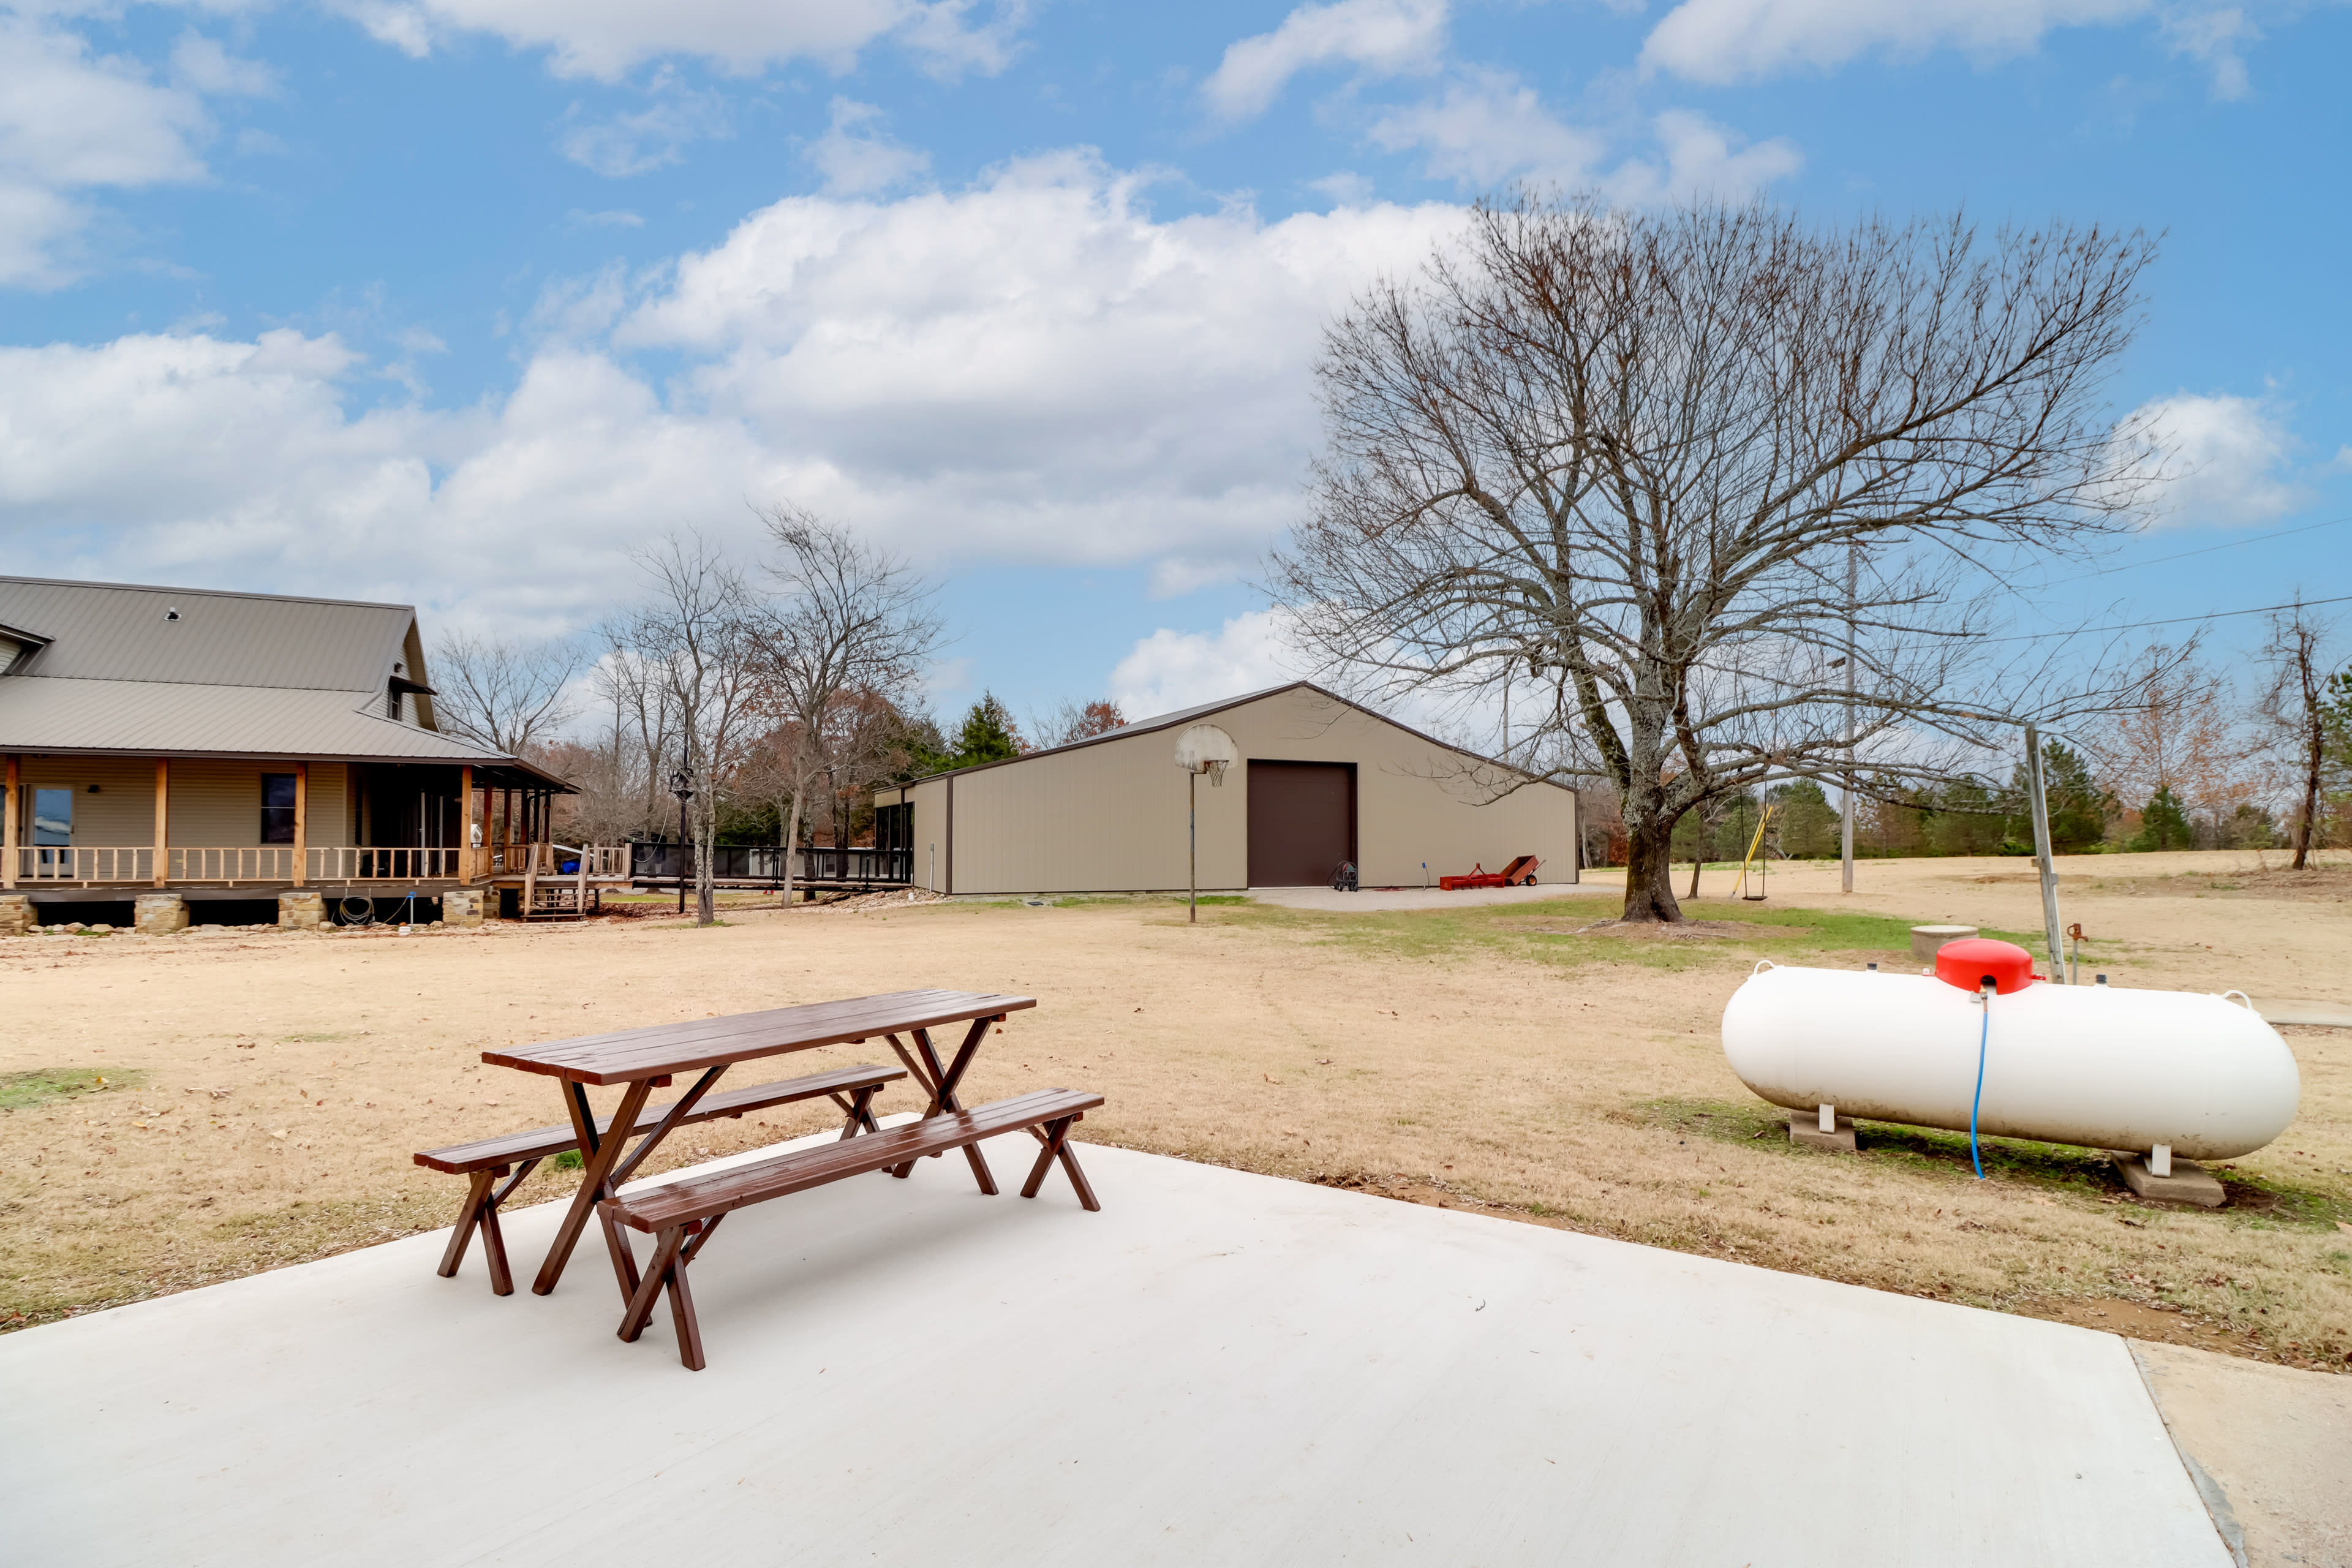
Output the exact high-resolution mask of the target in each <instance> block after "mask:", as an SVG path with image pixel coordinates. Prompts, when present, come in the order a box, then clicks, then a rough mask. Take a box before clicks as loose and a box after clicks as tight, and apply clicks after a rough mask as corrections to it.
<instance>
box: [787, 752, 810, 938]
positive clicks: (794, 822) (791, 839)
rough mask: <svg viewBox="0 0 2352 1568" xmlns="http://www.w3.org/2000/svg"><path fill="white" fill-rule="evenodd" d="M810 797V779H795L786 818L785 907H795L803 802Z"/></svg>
mask: <svg viewBox="0 0 2352 1568" xmlns="http://www.w3.org/2000/svg"><path fill="white" fill-rule="evenodd" d="M807 798H808V780H806V779H804V778H795V779H793V809H792V814H791V816H787V817H786V818H785V819H784V908H786V909H791V908H792V907H793V872H794V871H796V870H798V869H799V868H800V859H801V802H803V800H806V799H807Z"/></svg>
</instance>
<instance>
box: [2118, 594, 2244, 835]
mask: <svg viewBox="0 0 2352 1568" xmlns="http://www.w3.org/2000/svg"><path fill="white" fill-rule="evenodd" d="M2133 688H2134V695H2133V700H2132V701H2131V702H2130V703H2129V704H2128V705H2127V706H2126V707H2123V708H2121V709H2119V710H2117V711H2116V713H2115V714H2114V715H2113V716H2112V717H2111V718H2110V719H2109V721H2108V722H2107V723H2105V725H2103V726H2101V728H2100V729H2099V730H2098V731H2095V732H2091V733H2088V734H2086V736H2085V739H2084V749H2085V750H2087V751H2088V752H2090V753H2091V754H2092V756H2093V757H2094V759H2095V761H2096V762H2097V764H2098V773H2099V782H2100V783H2101V784H2105V786H2106V787H2107V788H2108V789H2109V790H2111V791H2113V792H2114V793H2115V795H2116V799H2117V800H2118V801H2119V802H2121V803H2122V805H2124V806H2125V807H2126V808H2127V809H2129V810H2132V811H2140V810H2143V809H2145V808H2146V806H2147V804H2148V802H2149V801H2151V800H2153V799H2155V798H2156V797H2157V796H2158V795H2165V796H2167V797H2168V799H2169V800H2170V801H2172V802H2177V803H2178V804H2179V805H2180V807H2181V808H2182V809H2183V811H2184V812H2189V811H2194V812H2197V813H2200V814H2201V815H2202V816H2204V817H2205V818H2206V819H2207V820H2208V821H2211V822H2220V821H2222V820H2225V819H2226V818H2227V817H2228V816H2230V814H2231V812H2232V811H2234V810H2235V809H2236V808H2237V807H2238V806H2240V805H2244V804H2246V803H2248V802H2250V801H2252V799H2253V798H2254V796H2255V795H2256V794H2257V784H2256V781H2255V779H2254V778H2253V776H2252V773H2251V772H2250V771H2249V770H2248V768H2247V766H2246V762H2247V755H2246V752H2247V748H2246V744H2245V739H2244V736H2243V735H2242V733H2240V732H2239V731H2238V728H2237V726H2236V725H2235V724H2233V722H2232V720H2231V713H2232V710H2233V708H2234V704H2233V702H2232V701H2231V697H2230V686H2229V682H2228V681H2227V680H2225V679H2223V678H2222V677H2221V676H2220V675H2217V674H2215V673H2214V672H2213V671H2212V670H2210V669H2209V668H2206V667H2205V665H2204V664H2203V663H2201V662H2200V660H2199V659H2198V658H2197V645H2196V642H2195V641H2194V639H2191V640H2190V641H2189V642H2186V643H2182V644H2179V645H2175V646H2168V645H2166V644H2163V643H2154V644H2150V645H2149V647H2147V650H2146V651H2145V652H2143V653H2142V654H2141V655H2140V657H2139V661H2138V667H2137V679H2135V680H2134V682H2133Z"/></svg>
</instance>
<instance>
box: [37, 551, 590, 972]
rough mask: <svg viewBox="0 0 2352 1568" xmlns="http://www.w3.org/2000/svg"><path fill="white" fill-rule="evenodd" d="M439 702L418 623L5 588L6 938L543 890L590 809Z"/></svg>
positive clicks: (321, 611)
mask: <svg viewBox="0 0 2352 1568" xmlns="http://www.w3.org/2000/svg"><path fill="white" fill-rule="evenodd" d="M433 695H434V694H433V689H432V686H431V684H430V682H429V680H428V679H427V675H426V671H425V650H424V645H423V642H422V640H421V638H420V637H419V636H418V632H417V624H416V612H415V609H413V608H412V607H410V606H409V605H377V604H362V603H354V602H350V601H343V600H333V599H309V598H292V597H280V596H277V595H263V594H230V593H220V592H215V591H213V590H208V589H191V588H158V587H142V586H133V585H129V584H111V583H69V582H58V581H51V580H47V579H42V578H32V577H0V766H5V778H6V795H5V826H0V925H5V924H7V923H10V921H11V919H12V917H13V921H14V923H16V924H18V925H21V924H23V923H26V921H40V922H46V923H56V922H58V921H72V920H85V921H97V920H103V919H107V918H108V916H107V915H106V914H105V913H104V912H102V911H103V910H105V909H107V908H108V907H110V906H111V907H114V908H115V909H117V910H120V906H121V905H124V904H128V903H130V902H131V901H132V900H134V899H136V900H140V901H141V903H142V909H141V911H140V920H141V922H142V928H146V929H159V930H169V929H175V928H176V926H177V925H179V924H184V923H185V921H186V918H187V908H186V906H187V905H188V903H189V902H190V901H191V900H194V901H197V902H200V903H205V902H215V901H224V900H226V901H236V902H240V903H244V902H250V901H252V900H272V901H275V902H278V903H279V904H280V905H281V906H282V907H284V908H286V909H288V910H291V911H292V913H291V914H290V916H289V917H288V918H289V920H290V921H293V922H295V923H307V922H308V921H310V920H315V919H316V918H317V915H318V913H319V912H320V911H321V910H329V909H330V908H331V905H340V904H344V903H346V902H348V901H351V900H358V901H360V902H361V903H362V904H365V903H369V902H372V901H373V900H377V899H381V898H404V897H415V898H422V899H426V900H437V899H440V898H441V897H442V896H443V895H444V894H446V893H452V892H457V893H463V892H465V891H466V890H467V889H475V888H477V887H478V886H480V885H482V884H485V883H487V882H488V881H490V880H493V879H497V878H498V877H499V876H500V875H501V874H504V873H508V872H509V871H511V870H513V869H516V868H520V866H521V864H522V860H523V856H524V854H525V853H527V852H528V850H529V848H530V847H531V846H535V845H541V844H543V843H544V841H545V839H546V837H547V835H546V831H545V829H546V824H547V819H548V814H547V806H548V802H549V800H550V798H551V796H552V795H555V794H558V793H562V792H565V791H567V790H568V789H569V787H570V786H568V785H567V784H564V782H563V781H562V780H561V779H559V778H556V777H555V776H554V775H552V774H551V773H546V772H544V771H543V770H541V769H540V768H537V767H534V766H532V765H531V764H530V763H527V762H525V761H523V760H521V759H520V758H517V757H509V756H501V755H499V754H498V753H497V752H492V751H488V750H485V749H484V748H482V747H480V746H478V745H475V744H473V743H471V742H467V741H465V740H463V739H460V738H459V737H457V736H456V735H451V734H445V733H443V732H442V731H441V729H440V728H439V726H438V725H437V724H436V721H435V717H434V711H433ZM459 901H460V902H461V903H463V902H464V901H465V900H462V899H461V900H459ZM31 906H39V908H37V909H36V908H33V907H31ZM50 906H55V907H54V908H51V907H50ZM116 918H117V919H118V920H119V919H120V918H121V916H120V914H118V915H117V917H116Z"/></svg>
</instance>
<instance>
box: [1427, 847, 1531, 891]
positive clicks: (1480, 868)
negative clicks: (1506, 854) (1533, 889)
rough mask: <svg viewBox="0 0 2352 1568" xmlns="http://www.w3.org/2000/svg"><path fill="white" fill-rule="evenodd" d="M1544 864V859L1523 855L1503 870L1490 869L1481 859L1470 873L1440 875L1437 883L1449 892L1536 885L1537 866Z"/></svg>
mask: <svg viewBox="0 0 2352 1568" xmlns="http://www.w3.org/2000/svg"><path fill="white" fill-rule="evenodd" d="M1542 864H1543V862H1542V861H1540V860H1538V859H1537V858H1535V857H1534V856H1532V855H1522V856H1520V857H1519V858H1517V859H1516V860H1514V861H1512V862H1511V863H1510V864H1509V865H1507V866H1506V867H1504V868H1502V869H1501V870H1499V871H1489V870H1487V869H1486V862H1484V861H1480V862H1479V863H1478V864H1476V865H1475V866H1473V867H1472V868H1470V871H1469V874H1468V875H1466V876H1461V877H1440V878H1439V879H1437V885H1438V886H1439V887H1441V888H1443V889H1445V890H1446V891H1447V892H1449V893H1450V892H1453V891H1454V889H1457V888H1525V887H1530V886H1533V885H1534V882H1535V879H1536V868H1537V867H1538V866H1540V865H1542Z"/></svg>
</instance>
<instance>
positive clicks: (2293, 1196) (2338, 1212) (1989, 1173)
mask: <svg viewBox="0 0 2352 1568" xmlns="http://www.w3.org/2000/svg"><path fill="white" fill-rule="evenodd" d="M1622 1120H1624V1121H1629V1122H1632V1123H1633V1124H1634V1125H1636V1126H1645V1127H1657V1128H1663V1129H1664V1130H1666V1131H1672V1132H1675V1133H1676V1134H1678V1135H1680V1136H1682V1137H1685V1138H1692V1137H1696V1138H1706V1139H1709V1140H1712V1141H1713V1142H1718V1143H1739V1144H1745V1145H1747V1146H1748V1147H1749V1148H1754V1149H1762V1150H1766V1151H1769V1152H1773V1153H1778V1154H1781V1155H1785V1156H1787V1157H1789V1158H1790V1159H1802V1160H1815V1159H1830V1160H1835V1159H1842V1158H1845V1156H1843V1155H1839V1154H1834V1153H1829V1152H1825V1151H1822V1150H1818V1149H1808V1148H1805V1147H1803V1146H1801V1145H1800V1144H1795V1143H1791V1142H1790V1141H1789V1113H1788V1112H1787V1111H1786V1110H1782V1109H1780V1107H1779V1106H1777V1105H1768V1104H1766V1103H1765V1102H1764V1101H1762V1100H1696V1099H1677V1098H1665V1099H1659V1100H1641V1101H1638V1102H1636V1103H1635V1104H1633V1105H1632V1106H1630V1107H1628V1108H1627V1110H1625V1111H1624V1112H1623V1113H1622ZM1854 1131H1855V1134H1856V1142H1857V1143H1858V1144H1859V1146H1860V1147H1859V1151H1858V1157H1859V1158H1861V1159H1864V1160H1868V1161H1872V1162H1874V1163H1878V1164H1880V1165H1882V1166H1885V1165H1893V1166H1895V1167H1897V1168H1900V1169H1906V1170H1910V1171H1916V1173H1919V1174H1920V1175H1921V1176H1923V1177H1927V1178H1929V1179H1932V1180H1939V1181H1948V1182H1949V1181H1959V1182H1967V1183H1969V1184H1974V1183H1975V1181H1976V1168H1975V1166H1974V1165H1973V1164H1972V1163H1970V1161H1969V1135H1968V1134H1967V1133H1965V1132H1947V1131H1943V1130H1942V1129H1940V1128H1934V1127H1908V1126H1905V1125H1903V1124H1901V1123H1899V1122H1893V1121H1857V1122H1855V1123H1854ZM1978 1148H1979V1152H1980V1153H1981V1154H1982V1156H1983V1159H1984V1169H1985V1178H1986V1180H1987V1181H1990V1182H2000V1183H2003V1184H2007V1185H2011V1186H2028V1187H2032V1188H2036V1189H2039V1190H2041V1191H2043V1192H2047V1193H2050V1194H2053V1195H2055V1194H2062V1193H2063V1194H2067V1195H2070V1196H2074V1197H2078V1198H2084V1199H2096V1200H2100V1201H2105V1200H2107V1199H2110V1198H2114V1197H2116V1196H2120V1195H2123V1194H2126V1193H2127V1192H2128V1190H2129V1189H2127V1188H2126V1187H2125V1185H2124V1184H2123V1178H2122V1177H2121V1176H2119V1175H2117V1174H2116V1168H2115V1166H2114V1164H2113V1163H2111V1162H2110V1161H2109V1160H2108V1159H2107V1156H2106V1154H2105V1152H2103V1151H2100V1150H2097V1149H2084V1148H2079V1147H2077V1146H2075V1145H2074V1144H2072V1143H2039V1142H2034V1141H2032V1139H2027V1138H1982V1139H1979V1141H1978ZM2207 1169H2208V1170H2210V1172H2211V1173H2212V1174H2213V1175H2214V1177H2215V1178H2216V1179H2218V1180H2219V1181H2220V1182H2221V1190H2222V1191H2223V1193H2224V1194H2227V1196H2228V1202H2227V1203H2226V1204H2225V1205H2223V1206H2222V1207H2221V1208H2220V1209H2218V1210H2204V1209H2195V1208H2190V1207H2188V1206H2186V1205H2179V1206H2177V1207H2176V1205H2169V1204H2168V1205H2158V1206H2161V1207H2164V1208H2167V1209H2172V1210H2174V1212H2177V1213H2181V1214H2187V1215H2192V1216H2193V1215H2199V1214H2210V1215H2213V1217H2214V1218H2216V1219H2220V1220H2225V1221H2228V1222H2230V1223H2231V1224H2233V1225H2236V1226H2241V1227H2242V1228H2245V1229H2255V1230H2260V1229H2270V1228H2273V1227H2277V1226H2298V1227H2302V1228H2305V1229H2309V1230H2315V1231H2326V1230H2333V1229H2334V1228H2335V1226H2336V1223H2337V1222H2338V1221H2342V1222H2344V1223H2346V1224H2352V1201H2347V1199H2346V1198H2345V1196H2344V1195H2343V1194H2336V1193H2326V1192H2320V1191H2316V1190H2315V1189H2312V1188H2307V1187H2297V1186H2293V1185H2290V1184H2286V1183H2283V1182H2276V1181H2272V1180H2269V1179H2267V1178H2265V1177H2263V1176H2259V1175H2255V1174H2252V1173H2247V1172H2242V1171H2239V1170H2235V1169H2233V1168H2231V1166H2229V1165H2226V1164H2217V1165H2209V1166H2208V1167H2207ZM2127 1201H2136V1200H2127Z"/></svg>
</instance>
